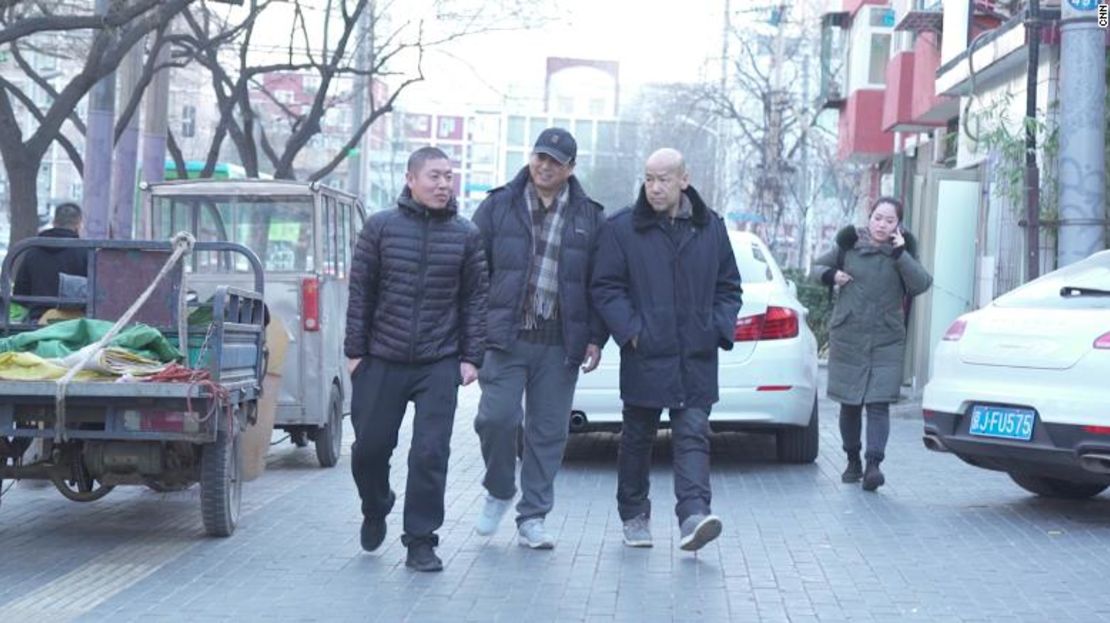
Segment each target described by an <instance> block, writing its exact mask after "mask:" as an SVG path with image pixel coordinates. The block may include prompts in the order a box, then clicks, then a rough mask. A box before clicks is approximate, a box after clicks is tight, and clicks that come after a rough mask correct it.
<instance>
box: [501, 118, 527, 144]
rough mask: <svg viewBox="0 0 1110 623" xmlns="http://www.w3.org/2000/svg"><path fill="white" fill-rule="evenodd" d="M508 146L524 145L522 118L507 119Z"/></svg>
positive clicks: (525, 141) (525, 142)
mask: <svg viewBox="0 0 1110 623" xmlns="http://www.w3.org/2000/svg"><path fill="white" fill-rule="evenodd" d="M506 134H507V137H506V138H507V139H508V142H509V144H510V145H526V144H528V141H527V140H526V139H525V138H524V117H509V127H508V131H507V132H506Z"/></svg>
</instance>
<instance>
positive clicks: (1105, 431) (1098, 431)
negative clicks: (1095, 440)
mask: <svg viewBox="0 0 1110 623" xmlns="http://www.w3.org/2000/svg"><path fill="white" fill-rule="evenodd" d="M1083 432H1085V433H1091V434H1093V435H1110V426H1084V427H1083Z"/></svg>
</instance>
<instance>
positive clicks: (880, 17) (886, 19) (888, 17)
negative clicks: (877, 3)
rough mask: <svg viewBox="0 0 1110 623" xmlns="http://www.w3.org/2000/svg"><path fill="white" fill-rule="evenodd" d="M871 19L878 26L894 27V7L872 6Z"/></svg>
mask: <svg viewBox="0 0 1110 623" xmlns="http://www.w3.org/2000/svg"><path fill="white" fill-rule="evenodd" d="M870 21H871V25H872V26H874V27H876V28H894V9H886V8H883V7H872V8H871V20H870Z"/></svg>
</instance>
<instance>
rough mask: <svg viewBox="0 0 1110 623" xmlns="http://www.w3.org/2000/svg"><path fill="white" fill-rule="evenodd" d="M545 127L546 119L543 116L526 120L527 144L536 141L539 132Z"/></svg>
mask: <svg viewBox="0 0 1110 623" xmlns="http://www.w3.org/2000/svg"><path fill="white" fill-rule="evenodd" d="M546 129H547V119H544V118H543V117H540V118H533V119H531V120H530V121H529V122H528V143H527V144H528V145H532V144H534V143H535V142H536V139H537V138H539V137H540V132H543V131H544V130H546Z"/></svg>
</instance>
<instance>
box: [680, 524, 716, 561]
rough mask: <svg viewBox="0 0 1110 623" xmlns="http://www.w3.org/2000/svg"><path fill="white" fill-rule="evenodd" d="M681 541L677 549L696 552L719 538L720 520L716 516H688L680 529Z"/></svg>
mask: <svg viewBox="0 0 1110 623" xmlns="http://www.w3.org/2000/svg"><path fill="white" fill-rule="evenodd" d="M680 531H681V533H682V540H681V541H679V543H678V548H679V549H681V550H684V551H687V552H696V551H698V550H699V549H701V548H703V547H705V546H706V545H707V544H709V542H710V541H712V540H713V539H715V538H717V537H719V536H721V520H720V519H719V518H718V517H717V516H716V515H690V516H689V517H687V518H686V520H685V521H683V522H682V526H681V527H680Z"/></svg>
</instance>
